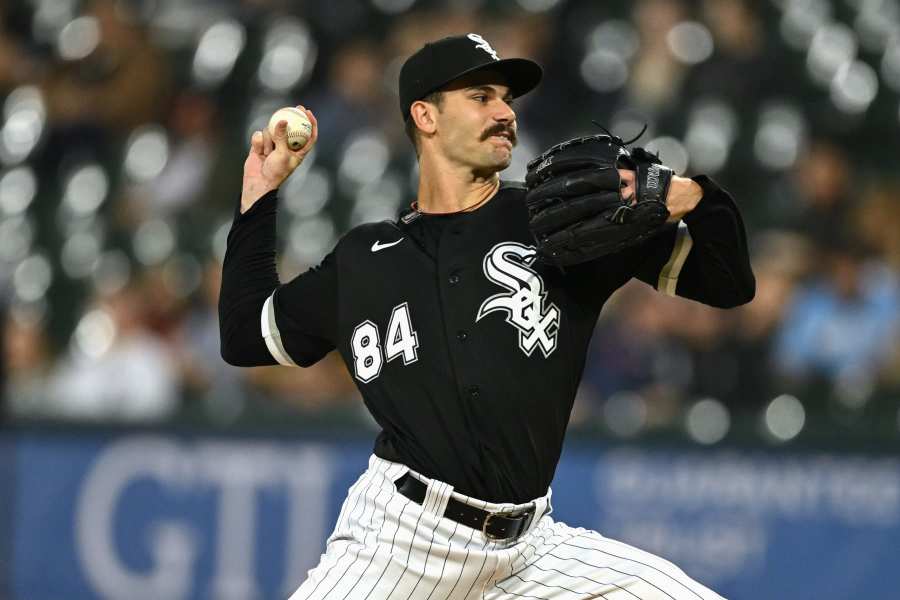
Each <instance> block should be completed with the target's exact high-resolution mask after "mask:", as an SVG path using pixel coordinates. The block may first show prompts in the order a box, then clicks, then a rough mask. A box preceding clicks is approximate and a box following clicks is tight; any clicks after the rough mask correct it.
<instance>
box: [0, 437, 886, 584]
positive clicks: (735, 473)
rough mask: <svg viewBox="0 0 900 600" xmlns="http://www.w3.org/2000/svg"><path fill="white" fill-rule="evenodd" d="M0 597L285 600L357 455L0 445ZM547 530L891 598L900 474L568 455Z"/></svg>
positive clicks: (644, 453) (818, 460)
mask: <svg viewBox="0 0 900 600" xmlns="http://www.w3.org/2000/svg"><path fill="white" fill-rule="evenodd" d="M0 450H2V452H3V454H2V456H3V458H2V460H0V471H2V474H3V480H4V482H5V483H6V485H4V486H3V488H2V490H0V516H2V522H0V535H2V537H0V540H6V541H7V542H8V543H5V544H4V543H0V561H2V562H0V585H2V584H3V582H4V581H5V582H6V586H7V588H8V592H7V595H8V596H9V597H10V598H13V599H15V600H51V599H53V600H55V599H58V598H79V599H85V600H89V599H104V600H105V599H125V598H128V599H132V600H141V599H146V600H150V599H153V600H165V599H172V600H195V599H196V600H200V599H203V600H206V599H216V600H250V599H254V600H255V599H259V600H262V599H269V598H286V597H287V596H288V595H289V594H290V592H291V591H293V590H294V589H295V588H296V587H297V586H298V585H299V583H300V582H301V581H302V580H303V579H304V577H305V574H306V571H307V570H308V569H309V568H311V567H312V566H313V565H315V564H316V563H317V561H318V559H319V554H320V553H321V552H322V549H323V547H324V540H325V538H326V537H327V536H328V534H329V533H330V529H331V527H332V525H333V523H334V521H335V519H336V517H337V514H338V510H339V508H340V504H341V502H342V501H343V498H344V496H345V494H346V492H347V489H348V488H349V487H350V485H351V484H352V483H353V482H354V481H355V479H356V478H357V477H358V476H359V474H360V473H361V472H362V470H363V469H364V468H365V466H366V462H367V458H368V455H369V452H370V444H369V442H367V441H353V442H350V443H348V442H337V441H310V440H302V439H299V440H284V439H280V440H268V439H266V440H263V439H247V438H234V439H229V438H220V437H216V438H213V437H183V436H177V435H169V434H121V435H108V436H107V435H99V434H94V435H88V436H85V435H84V434H78V435H75V434H72V435H62V434H49V433H43V434H42V433H30V434H7V435H5V436H0ZM553 505H554V517H555V518H557V519H559V520H563V521H566V522H567V523H569V524H571V525H577V526H583V527H588V528H592V529H596V530H598V531H600V532H601V533H602V534H604V535H606V536H607V537H613V538H616V539H621V540H623V541H626V542H629V543H631V544H634V545H636V546H639V547H641V548H644V549H646V550H649V551H651V552H654V553H656V554H659V555H661V556H663V557H665V558H668V559H670V560H672V561H673V562H675V563H676V564H678V565H679V566H681V567H682V568H683V569H684V570H685V571H687V572H688V573H689V574H690V575H692V576H693V577H695V578H696V579H698V580H700V581H703V582H704V583H707V584H708V585H709V586H711V587H712V588H714V589H716V590H717V591H719V592H720V593H722V594H723V595H725V596H726V597H728V598H732V599H736V600H739V599H742V598H748V599H750V598H752V599H758V598H766V599H780V598H784V599H791V600H797V599H801V598H809V599H813V598H814V599H816V600H828V599H834V600H839V599H850V598H896V597H898V596H897V590H898V589H900V569H897V564H898V562H897V561H898V558H897V556H898V549H900V459H897V458H872V457H864V456H852V455H830V454H826V453H819V454H803V455H796V454H790V453H775V452H762V451H759V452H755V451H737V450H700V449H677V448H671V449H647V448H642V447H636V446H635V447H627V446H625V447H623V446H604V445H578V446H572V447H571V448H569V450H568V452H567V453H566V455H565V457H564V459H563V462H562V463H561V465H560V468H559V470H558V472H557V476H556V479H555V481H554V485H553Z"/></svg>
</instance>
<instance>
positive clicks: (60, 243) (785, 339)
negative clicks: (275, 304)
mask: <svg viewBox="0 0 900 600" xmlns="http://www.w3.org/2000/svg"><path fill="white" fill-rule="evenodd" d="M469 31H474V32H478V33H480V34H481V35H483V36H484V37H485V38H486V39H488V40H490V41H491V42H492V44H493V45H494V47H495V48H497V49H498V51H499V52H500V54H501V55H503V56H513V55H523V56H528V57H531V58H534V59H536V60H538V61H539V62H541V63H542V64H543V65H544V66H545V79H544V82H543V84H542V85H541V87H540V88H538V90H537V91H536V92H534V93H532V94H531V95H529V96H527V97H525V98H523V99H522V100H521V101H520V102H519V103H518V104H517V112H518V117H519V126H520V144H519V147H518V149H517V150H516V153H515V154H516V159H515V161H514V164H513V165H512V166H511V167H510V169H509V170H508V171H507V172H506V173H505V178H507V179H518V178H521V176H522V175H523V173H524V165H525V163H526V162H527V160H528V159H529V158H531V157H533V156H534V155H535V154H537V153H538V152H539V150H540V149H542V148H543V147H545V146H547V145H549V144H551V143H555V142H557V141H560V140H561V139H564V138H566V137H568V136H573V135H578V134H587V133H592V132H595V131H596V128H595V127H594V126H593V125H592V124H591V119H596V120H598V121H599V122H601V123H604V124H605V125H606V126H607V127H608V128H610V129H611V130H613V131H614V132H616V133H617V134H619V135H621V136H622V137H624V138H628V137H629V136H631V135H633V134H636V133H637V132H638V131H640V129H641V127H642V126H643V125H644V124H645V123H646V124H647V125H648V131H647V133H646V134H645V135H644V137H643V138H642V143H646V144H648V145H649V146H651V147H653V148H655V149H658V150H659V151H660V152H661V155H662V157H663V159H664V160H665V162H667V163H668V164H670V165H672V166H673V167H675V168H676V169H677V170H678V171H679V172H682V173H686V174H694V173H701V172H702V173H708V174H710V175H712V176H713V177H714V178H716V179H717V180H719V181H720V182H721V183H722V184H723V185H724V186H725V187H726V188H728V189H730V190H731V191H733V193H734V194H735V196H736V198H737V199H738V203H739V204H740V206H741V207H742V210H743V213H744V216H745V220H746V224H747V227H748V229H749V232H750V237H751V243H752V251H753V257H754V269H755V272H756V275H757V280H758V293H757V297H756V299H755V300H754V301H753V302H752V303H751V304H749V305H747V306H744V307H741V308H739V309H737V310H732V311H719V310H716V309H711V308H706V307H703V306H700V305H696V304H692V303H689V302H686V301H681V300H678V299H671V298H667V297H662V296H660V295H657V294H655V293H654V292H652V291H651V290H650V289H649V288H647V287H646V286H643V285H642V284H630V285H629V286H627V287H626V288H624V289H623V290H621V291H620V292H619V293H618V294H617V295H616V296H615V297H614V299H613V301H612V302H611V304H610V305H609V306H608V307H607V308H606V310H605V312H604V314H603V316H602V317H601V319H600V322H599V323H598V325H597V333H596V335H595V340H594V344H593V347H592V350H591V354H590V356H589V358H588V363H587V367H586V371H585V376H584V382H583V385H582V389H581V392H580V394H579V397H578V400H577V403H576V408H575V411H574V413H573V416H572V423H571V431H572V436H570V444H569V449H568V451H567V454H566V456H565V457H564V461H563V463H562V465H561V467H560V471H559V474H558V477H557V481H556V483H555V485H554V490H555V497H554V500H555V505H556V507H557V511H556V512H557V513H558V515H559V516H560V517H561V518H564V519H567V520H571V521H573V522H576V523H578V524H583V525H585V526H590V527H593V528H597V529H598V530H600V531H601V532H603V533H606V534H608V535H611V536H614V537H621V538H623V539H627V540H629V541H631V542H633V543H636V544H639V545H642V546H643V547H646V548H647V549H650V550H653V551H655V552H658V553H660V554H662V555H664V556H667V557H669V558H672V559H673V560H675V561H676V562H677V563H679V564H681V565H683V566H684V567H685V568H686V569H687V570H688V571H689V572H691V573H692V574H694V575H696V576H697V577H698V578H701V579H704V580H706V581H708V582H709V583H710V584H712V585H713V587H716V588H717V589H719V590H721V591H722V593H724V594H725V595H727V596H728V597H730V598H738V599H740V598H791V599H797V598H816V599H817V600H822V599H832V598H833V599H839V598H861V597H865V598H897V597H898V596H897V593H898V592H897V589H900V587H898V584H900V569H897V568H896V567H897V563H896V560H897V549H898V548H900V459H898V456H897V450H898V449H900V283H898V276H900V272H898V270H900V176H898V166H900V159H898V157H900V5H898V2H897V0H761V1H759V2H751V1H750V0H696V1H687V0H636V1H634V2H620V3H611V2H599V1H598V0H505V1H499V0H455V1H453V2H449V1H447V2H441V1H437V0H333V1H331V2H318V1H313V0H297V1H288V0H215V1H213V0H206V1H202V0H201V1H188V0H95V1H80V0H7V1H6V2H5V3H0V102H2V114H0V300H2V319H0V321H2V340H3V352H4V359H3V361H2V375H0V377H2V384H3V396H2V405H0V408H2V411H0V414H2V417H0V419H2V423H3V429H2V431H0V475H2V477H0V481H2V482H3V484H2V486H0V598H7V597H8V598H15V599H22V600H42V599H49V598H61V597H67V598H154V599H161V598H225V599H233V600H239V599H244V598H276V597H280V596H283V595H284V594H285V592H286V591H288V590H290V589H292V587H294V586H296V585H297V583H298V582H299V581H300V580H301V579H302V578H303V573H305V569H307V568H309V567H310V566H311V565H312V564H314V563H315V562H316V560H317V558H318V553H319V551H320V550H321V544H322V540H323V539H324V536H325V535H327V533H328V528H329V526H330V525H331V522H332V520H333V518H334V516H335V514H336V511H337V505H338V503H339V502H340V501H341V500H342V499H343V495H344V490H346V488H347V486H348V485H349V484H350V483H351V482H352V480H353V478H354V477H355V475H356V474H357V473H358V472H359V471H360V470H361V469H362V468H363V465H364V463H365V459H366V456H367V454H368V451H369V448H370V439H371V438H372V436H373V424H372V422H371V420H370V419H369V418H368V416H367V415H366V414H365V412H364V410H363V408H362V405H361V403H360V401H359V398H358V395H357V393H356V391H355V388H354V386H353V383H352V381H351V379H350V377H349V376H348V374H347V371H346V369H345V367H344V365H343V363H342V362H341V360H340V359H339V358H338V357H336V356H329V357H328V358H327V359H325V360H324V361H322V362H321V363H320V364H318V365H316V366H315V367H313V368H310V369H303V370H300V369H295V370H291V369H283V368H262V369H249V370H240V369H236V368H232V367H229V366H228V365H226V364H225V363H224V362H222V360H221V359H220V357H219V351H218V329H217V315H216V300H217V299H216V294H217V290H218V284H219V275H220V262H221V258H222V255H223V252H224V246H225V242H224V240H225V236H226V234H227V231H228V227H229V226H230V222H231V216H232V213H233V211H234V208H235V206H236V203H237V200H238V195H239V189H240V177H241V167H242V162H243V157H244V155H245V153H246V149H247V145H248V140H249V135H250V132H252V131H253V130H256V129H260V128H262V127H263V126H264V124H265V123H266V122H267V120H268V117H269V115H270V114H271V113H272V112H273V110H274V109H276V108H278V107H280V106H284V105H292V104H297V103H302V104H304V105H306V106H308V107H310V108H312V109H313V110H314V111H315V113H316V115H317V117H318V120H319V126H320V139H319V144H318V146H317V148H316V151H315V152H314V153H313V154H312V155H311V157H310V159H309V160H307V161H306V163H305V164H304V165H303V167H301V170H300V171H298V172H297V173H296V174H294V175H293V177H292V178H291V179H290V180H289V181H288V182H287V183H286V184H285V186H284V188H283V191H282V194H281V207H282V208H281V211H280V221H279V227H280V228H281V236H280V239H281V242H282V248H281V250H282V252H281V264H280V269H281V273H282V278H287V277H290V276H292V275H294V274H297V273H299V272H300V271H301V270H302V269H305V268H306V267H308V266H309V265H311V264H314V263H315V262H316V261H317V260H318V259H319V258H320V257H321V256H323V255H324V254H325V253H326V252H327V251H328V250H329V249H330V248H331V247H332V245H333V244H334V243H335V241H336V239H337V238H338V237H339V236H340V235H341V234H342V233H343V232H345V231H347V230H348V229H349V228H351V227H353V226H354V225H356V224H358V223H362V222H365V221H370V220H377V219H384V218H391V217H393V216H394V215H395V214H396V212H397V211H398V209H399V208H401V207H402V206H404V205H406V204H408V203H409V202H410V201H411V200H412V199H413V198H414V193H415V185H416V171H415V161H414V155H413V152H412V148H411V146H410V144H409V142H408V140H407V139H406V137H405V136H404V134H403V128H402V122H401V120H400V118H399V115H398V108H397V96H396V79H397V73H398V70H399V64H400V62H401V61H402V59H403V58H404V57H405V56H407V55H408V54H410V53H411V52H412V51H414V50H415V49H417V48H418V47H419V46H420V45H421V44H422V43H423V42H424V41H426V40H429V39H434V38H437V37H441V36H443V35H448V34H451V33H460V32H469Z"/></svg>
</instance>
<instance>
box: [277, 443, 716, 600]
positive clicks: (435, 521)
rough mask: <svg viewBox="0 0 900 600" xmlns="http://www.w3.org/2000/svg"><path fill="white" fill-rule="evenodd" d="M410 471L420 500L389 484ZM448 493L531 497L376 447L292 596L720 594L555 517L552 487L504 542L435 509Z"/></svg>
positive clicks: (300, 599)
mask: <svg viewBox="0 0 900 600" xmlns="http://www.w3.org/2000/svg"><path fill="white" fill-rule="evenodd" d="M407 472H410V473H411V474H412V475H413V476H414V477H417V478H419V479H421V480H422V481H424V482H426V483H427V484H428V492H427V494H426V496H425V500H424V502H423V503H422V505H419V504H417V503H415V502H412V501H411V500H409V499H408V498H406V497H405V496H403V495H402V494H400V493H399V492H398V491H397V490H396V488H395V487H394V481H396V480H397V479H398V478H399V477H401V476H402V475H403V474H405V473H407ZM451 495H452V497H453V498H455V499H457V500H460V501H463V502H466V503H468V504H473V505H475V506H479V507H481V508H483V509H485V510H490V511H496V510H501V509H502V510H513V509H517V508H523V507H527V506H529V505H513V504H490V503H487V502H482V501H480V500H475V499H473V498H469V497H467V496H463V495H461V494H457V493H456V492H454V491H453V488H452V487H451V486H449V485H448V484H445V483H441V482H439V481H434V480H430V479H427V478H425V477H421V476H419V475H418V474H416V473H413V472H411V471H410V470H409V469H408V468H407V467H406V466H404V465H401V464H397V463H392V462H389V461H386V460H382V459H380V458H378V457H376V456H372V457H371V458H370V459H369V468H368V469H367V470H366V472H365V473H363V475H362V476H361V477H360V478H359V480H357V482H356V483H355V484H354V485H353V487H351V488H350V492H349V494H348V496H347V499H346V500H345V501H344V505H343V507H342V508H341V513H340V515H339V516H338V521H337V525H336V526H335V529H334V532H333V533H332V535H331V537H329V539H328V545H327V547H326V550H325V554H323V555H322V559H321V561H320V562H319V564H318V566H316V567H315V568H314V569H312V570H310V572H309V577H308V578H307V580H306V581H304V582H303V584H302V585H301V586H300V588H299V589H298V590H297V591H296V592H294V594H293V595H292V596H291V597H290V600H345V599H346V600H408V599H414V600H419V599H421V600H482V599H483V600H499V599H501V598H502V599H518V598H536V599H539V600H587V599H588V598H605V599H606V600H722V597H721V596H719V595H718V594H716V593H715V592H713V591H711V590H709V589H707V588H705V587H704V586H702V585H700V584H699V583H697V582H696V581H694V580H692V579H691V578H690V577H688V576H687V575H685V574H684V572H683V571H682V570H681V569H679V568H678V567H676V566H675V565H673V564H672V563H670V562H668V561H666V560H663V559H661V558H659V557H658V556H654V555H653V554H650V553H648V552H644V551H643V550H638V549H637V548H634V547H632V546H629V545H627V544H624V543H622V542H618V541H616V540H611V539H609V538H605V537H603V536H602V535H600V534H599V533H597V532H595V531H589V530H585V529H581V528H574V527H569V526H568V525H566V524H565V523H560V522H556V521H554V520H553V519H552V518H551V517H550V516H549V513H550V495H549V494H548V495H547V496H545V497H543V498H539V499H537V500H535V501H534V502H535V506H536V507H537V513H536V515H535V518H534V520H533V522H532V524H531V526H530V528H529V530H528V531H527V532H526V533H525V534H524V535H522V536H520V537H519V538H517V539H516V540H514V541H512V542H506V543H504V542H496V541H492V540H490V539H488V538H486V537H485V536H484V535H482V533H481V532H480V531H476V530H474V529H470V528H469V527H466V526H465V525H460V524H458V523H456V522H454V521H451V520H450V519H445V518H443V517H441V516H439V515H442V514H443V512H444V508H445V507H446V505H447V500H448V499H449V498H450V497H451Z"/></svg>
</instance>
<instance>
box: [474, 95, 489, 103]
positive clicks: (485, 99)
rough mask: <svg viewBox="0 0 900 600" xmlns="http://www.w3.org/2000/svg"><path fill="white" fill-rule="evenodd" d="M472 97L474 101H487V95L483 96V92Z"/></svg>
mask: <svg viewBox="0 0 900 600" xmlns="http://www.w3.org/2000/svg"><path fill="white" fill-rule="evenodd" d="M472 99H473V100H475V101H476V102H481V103H482V104H484V103H485V102H487V96H485V95H484V94H478V95H477V96H472Z"/></svg>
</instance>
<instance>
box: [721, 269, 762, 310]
mask: <svg viewBox="0 0 900 600" xmlns="http://www.w3.org/2000/svg"><path fill="white" fill-rule="evenodd" d="M755 297H756V278H755V277H754V276H753V274H752V273H750V274H748V276H747V277H745V278H744V279H743V280H742V281H736V282H735V285H734V286H733V287H732V288H731V289H730V290H729V293H727V294H722V295H721V296H720V297H718V298H716V299H715V301H713V302H712V303H711V304H712V306H715V307H716V308H737V307H738V306H741V305H743V304H747V303H748V302H750V301H751V300H753V298H755Z"/></svg>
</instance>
